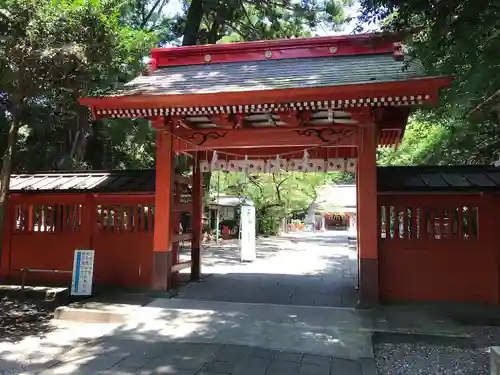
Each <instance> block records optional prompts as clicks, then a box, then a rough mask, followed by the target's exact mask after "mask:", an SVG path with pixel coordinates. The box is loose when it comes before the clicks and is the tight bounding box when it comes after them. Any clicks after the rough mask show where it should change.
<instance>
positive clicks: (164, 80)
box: [120, 53, 424, 95]
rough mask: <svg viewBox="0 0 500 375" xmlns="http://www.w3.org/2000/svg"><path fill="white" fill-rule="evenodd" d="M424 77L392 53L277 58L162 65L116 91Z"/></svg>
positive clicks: (184, 91)
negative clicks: (396, 58)
mask: <svg viewBox="0 0 500 375" xmlns="http://www.w3.org/2000/svg"><path fill="white" fill-rule="evenodd" d="M423 76H424V72H423V69H422V67H421V65H420V64H419V63H417V62H412V63H409V64H408V65H407V66H406V65H405V62H402V61H396V60H395V59H394V57H393V55H392V54H390V53H388V54H378V55H357V56H337V57H333V56H328V57H312V58H296V59H277V60H264V61H245V62H231V63H217V64H201V65H179V66H172V67H168V68H161V69H157V70H155V71H154V72H153V73H151V74H150V75H144V76H140V77H137V78H136V79H134V80H132V81H130V82H129V83H127V84H126V85H125V88H124V90H123V91H122V92H121V93H120V94H122V95H134V94H146V95H170V94H206V93H220V92H238V91H259V90H273V89H291V88H308V87H323V86H336V85H347V84H359V83H375V82H390V81H399V80H406V79H409V78H417V77H423Z"/></svg>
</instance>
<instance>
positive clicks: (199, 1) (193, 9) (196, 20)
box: [182, 0, 203, 46]
mask: <svg viewBox="0 0 500 375" xmlns="http://www.w3.org/2000/svg"><path fill="white" fill-rule="evenodd" d="M202 17H203V0H191V4H190V5H189V9H188V12H187V19H186V29H185V30H184V36H183V38H182V45H183V46H194V45H195V44H196V42H197V40H198V34H199V31H200V26H201V20H202Z"/></svg>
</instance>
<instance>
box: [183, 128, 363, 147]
mask: <svg viewBox="0 0 500 375" xmlns="http://www.w3.org/2000/svg"><path fill="white" fill-rule="evenodd" d="M358 129H359V128H358V127H357V126H341V125H338V126H304V127H303V128H300V129H293V128H273V129H248V128H247V129H234V130H232V131H229V130H222V129H210V130H209V129H206V130H185V129H176V130H175V136H176V137H179V138H180V139H181V141H180V142H178V143H177V144H176V147H179V148H182V147H186V148H187V149H177V151H194V150H212V149H223V148H240V147H246V148H251V147H253V148H255V147H256V148H265V147H283V146H286V147H290V146H299V147H309V146H321V145H335V146H356V145H357V144H358ZM182 140H184V141H186V142H187V143H188V144H184V145H183V143H184V142H182Z"/></svg>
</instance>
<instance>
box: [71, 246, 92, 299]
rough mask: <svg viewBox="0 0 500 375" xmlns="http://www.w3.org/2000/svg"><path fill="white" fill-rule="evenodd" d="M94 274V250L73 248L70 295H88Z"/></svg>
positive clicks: (90, 291) (90, 292)
mask: <svg viewBox="0 0 500 375" xmlns="http://www.w3.org/2000/svg"><path fill="white" fill-rule="evenodd" d="M93 275H94V250H75V256H74V258H73V281H72V282H71V295H73V296H90V295H91V294H92V278H93Z"/></svg>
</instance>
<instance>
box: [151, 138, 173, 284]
mask: <svg viewBox="0 0 500 375" xmlns="http://www.w3.org/2000/svg"><path fill="white" fill-rule="evenodd" d="M173 173H174V164H173V152H172V136H171V135H170V134H168V133H166V132H162V131H161V130H157V131H156V194H155V217H154V234H153V275H152V284H151V287H152V288H153V289H154V290H168V289H169V288H170V285H169V281H170V274H171V268H172V231H171V213H172V198H173V197H172V187H173V184H172V182H173Z"/></svg>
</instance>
